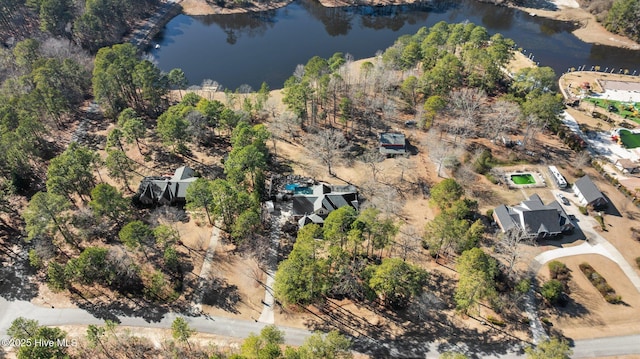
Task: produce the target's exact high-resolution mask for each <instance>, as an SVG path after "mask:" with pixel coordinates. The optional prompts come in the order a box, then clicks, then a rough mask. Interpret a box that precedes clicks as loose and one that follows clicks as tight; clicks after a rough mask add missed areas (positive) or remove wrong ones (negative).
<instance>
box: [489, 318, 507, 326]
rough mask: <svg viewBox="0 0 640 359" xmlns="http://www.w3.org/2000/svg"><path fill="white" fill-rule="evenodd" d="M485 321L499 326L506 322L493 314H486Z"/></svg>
mask: <svg viewBox="0 0 640 359" xmlns="http://www.w3.org/2000/svg"><path fill="white" fill-rule="evenodd" d="M487 322H489V323H491V324H493V325H496V326H499V327H504V326H505V325H506V324H505V322H504V321H503V320H501V319H498V318H496V317H494V316H493V315H487Z"/></svg>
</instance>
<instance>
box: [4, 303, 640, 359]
mask: <svg viewBox="0 0 640 359" xmlns="http://www.w3.org/2000/svg"><path fill="white" fill-rule="evenodd" d="M20 316H22V317H25V318H29V319H36V320H38V322H39V323H40V324H42V325H51V326H55V325H88V324H96V325H100V324H103V323H104V321H103V320H101V319H98V318H95V317H94V316H92V315H91V314H89V313H88V312H87V311H85V310H83V309H77V308H69V309H58V308H48V307H40V306H36V305H34V304H32V303H30V302H27V301H7V300H5V299H4V298H2V297H0V337H6V330H7V328H9V326H10V325H11V322H12V321H13V320H14V319H15V318H17V317H20ZM176 316H177V315H176V314H174V313H169V314H166V315H165V316H164V317H163V318H162V320H160V321H159V322H147V321H145V320H144V319H142V318H138V317H135V318H131V317H118V318H119V319H120V321H121V325H122V326H131V327H148V328H170V327H171V323H172V322H173V320H174V319H175V318H176ZM185 319H186V320H187V322H188V323H189V326H191V327H192V328H194V329H195V330H197V331H198V332H202V333H210V334H217V335H223V336H230V337H236V338H246V337H247V336H248V335H249V334H250V333H258V332H260V330H261V329H262V328H263V327H264V326H265V325H267V324H266V323H260V322H255V321H249V320H239V319H232V318H224V317H204V316H201V317H186V318H185ZM279 328H280V329H281V330H282V331H284V333H285V342H286V343H287V344H291V345H300V344H302V343H303V342H304V340H305V339H306V338H307V337H309V335H311V332H309V331H308V330H304V329H299V328H291V327H283V326H279ZM397 344H399V345H403V343H402V342H398V343H397ZM421 344H422V345H423V348H424V349H425V350H426V352H427V353H429V355H428V357H434V356H435V353H438V344H437V343H421ZM371 345H372V346H376V345H383V346H385V347H387V348H389V349H390V352H391V353H393V354H395V355H396V356H398V357H411V353H412V352H413V349H415V348H411V345H409V348H404V349H405V350H402V349H400V350H398V349H397V348H390V347H389V345H388V344H380V343H371ZM573 350H574V355H573V357H574V358H595V357H598V356H613V355H628V354H640V335H633V336H621V337H610V338H597V339H589V340H577V341H576V342H575V348H574V349H573ZM482 357H483V358H502V359H510V358H523V357H524V355H522V354H520V353H518V352H517V348H514V350H512V351H511V352H509V353H506V354H502V355H482Z"/></svg>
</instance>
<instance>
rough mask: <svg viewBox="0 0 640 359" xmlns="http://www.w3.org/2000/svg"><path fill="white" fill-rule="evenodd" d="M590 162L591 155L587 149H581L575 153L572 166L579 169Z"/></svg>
mask: <svg viewBox="0 0 640 359" xmlns="http://www.w3.org/2000/svg"><path fill="white" fill-rule="evenodd" d="M589 163H591V155H590V154H589V151H582V152H579V153H578V154H577V155H576V159H575V161H574V162H573V164H574V168H576V169H581V168H584V167H585V166H587V165H588V164H589Z"/></svg>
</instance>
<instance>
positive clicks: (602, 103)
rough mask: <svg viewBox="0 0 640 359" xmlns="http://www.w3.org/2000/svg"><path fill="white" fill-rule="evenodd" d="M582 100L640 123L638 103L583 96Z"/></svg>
mask: <svg viewBox="0 0 640 359" xmlns="http://www.w3.org/2000/svg"><path fill="white" fill-rule="evenodd" d="M583 101H586V102H589V103H592V104H595V106H598V107H600V108H603V109H605V110H607V111H609V112H612V113H616V114H618V115H619V116H621V117H623V118H625V119H628V120H631V121H633V122H636V123H640V103H637V102H636V103H633V102H623V101H616V100H609V99H599V98H594V97H588V98H585V99H584V100H583Z"/></svg>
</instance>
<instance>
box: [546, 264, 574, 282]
mask: <svg viewBox="0 0 640 359" xmlns="http://www.w3.org/2000/svg"><path fill="white" fill-rule="evenodd" d="M548 266H549V274H550V275H551V278H552V279H558V277H559V276H561V275H563V274H567V273H569V268H567V266H566V265H565V264H564V263H562V262H560V261H551V262H549V264H548Z"/></svg>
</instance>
